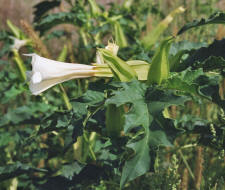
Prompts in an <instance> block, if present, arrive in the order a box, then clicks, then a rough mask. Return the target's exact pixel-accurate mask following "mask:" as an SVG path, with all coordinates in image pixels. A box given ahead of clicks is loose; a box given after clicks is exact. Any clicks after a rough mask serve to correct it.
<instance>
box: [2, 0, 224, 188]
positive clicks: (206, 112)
mask: <svg viewBox="0 0 225 190" xmlns="http://www.w3.org/2000/svg"><path fill="white" fill-rule="evenodd" d="M30 2H31V1H29V3H28V1H25V0H24V1H22V0H21V1H10V3H5V1H3V0H0V3H1V5H3V4H4V6H1V7H0V15H1V17H0V19H1V26H0V29H1V31H0V40H1V42H0V43H1V44H0V47H1V48H0V57H1V60H0V71H1V72H0V75H1V77H0V90H1V94H0V100H1V104H0V111H1V118H0V151H1V157H0V189H10V190H14V189H31V190H32V189H40V190H41V189H45V190H46V189H47V190H51V189H54V190H55V189H56V190H57V189H59V190H62V189H71V190H72V189H82V190H85V189H96V190H105V189H110V190H111V189H112V190H114V189H115V190H116V189H120V188H123V189H126V190H131V189H140V190H141V189H154V190H157V189H159V190H161V189H165V190H170V189H171V190H172V189H173V190H174V189H183V190H186V189H208V190H223V189H225V156H224V148H225V141H224V137H225V113H224V111H225V103H224V93H225V92H224V88H225V81H224V66H225V61H224V59H225V55H224V49H225V40H224V36H225V27H224V23H225V15H224V14H223V12H222V11H223V10H224V8H225V6H224V4H225V3H224V1H219V0H210V1H204V0H183V1H180V0H165V1H160V0H159V1H154V0H136V1H129V0H127V1H110V2H109V1H107V2H106V1H97V3H99V4H98V5H97V4H95V3H93V2H94V1H83V0H74V1H72V0H71V1H70V0H68V1H58V0H55V1H41V2H42V3H40V1H33V2H34V4H32V3H30ZM129 3H130V4H129ZM9 5H11V6H12V7H13V8H12V7H10V6H9ZM33 5H35V6H34V7H33ZM7 6H9V7H7ZM180 6H183V7H185V9H186V11H185V12H182V11H181V12H179V13H177V14H174V15H173V14H172V20H171V21H170V22H167V21H166V22H165V20H163V19H165V18H166V16H167V15H171V12H172V11H173V10H176V9H177V8H178V7H180ZM31 7H33V8H32V9H31ZM18 9H19V10H18ZM216 12H217V13H216ZM214 13H216V14H215V15H213V14H214ZM6 15H10V17H8V16H6ZM211 15H213V16H211ZM210 16H211V17H210ZM9 18H10V19H9ZM202 18H205V20H201V19H202ZM194 19H197V20H198V21H196V22H193V20H194ZM201 21H202V22H201ZM210 22H211V24H208V23H210ZM202 23H206V24H205V25H204V26H200V25H202ZM183 26H185V27H183ZM191 27H193V29H190V30H189V28H191ZM181 28H182V30H180V29H181ZM185 30H187V31H185ZM179 31H180V33H182V31H183V33H182V34H180V35H177V34H179ZM171 35H173V36H176V39H175V40H174V42H173V43H172V45H171V48H170V51H168V52H167V53H168V54H169V55H168V57H169V60H170V64H171V63H173V64H172V65H171V69H170V70H171V74H170V77H169V79H168V80H167V82H166V83H165V84H163V85H152V84H151V85H148V86H147V87H146V86H145V84H144V83H141V82H140V81H132V82H128V83H124V82H123V81H120V82H118V83H114V82H113V81H111V80H110V79H102V80H97V79H90V80H86V79H77V80H72V81H68V82H66V83H63V85H58V86H56V87H54V88H52V89H49V90H48V91H46V92H44V93H43V94H41V95H39V96H33V95H31V93H30V92H29V88H28V83H27V80H26V75H25V72H26V70H31V64H30V60H29V59H27V58H25V57H24V56H22V54H23V53H32V52H36V53H37V54H39V55H41V56H43V57H47V58H51V59H55V60H56V59H57V60H60V61H64V62H72V63H82V64H91V63H94V62H96V51H97V48H103V47H105V46H106V45H107V42H108V41H110V40H111V41H113V40H114V41H115V42H116V43H117V44H118V45H119V47H120V49H119V52H118V56H119V57H120V58H121V59H123V60H125V61H127V60H142V61H145V62H148V63H153V60H154V55H156V53H157V48H158V47H162V46H160V42H162V41H163V40H164V39H165V38H166V37H167V36H171ZM12 37H13V38H12ZM15 38H16V39H20V40H27V42H26V45H25V46H24V47H21V48H19V49H16V48H15V46H13V44H15ZM136 90H137V91H138V93H135V92H136ZM140 94H142V97H141V98H140V97H139V95H140ZM124 97H126V98H127V99H125V98H124ZM140 99H141V100H140ZM139 101H140V102H139ZM120 103H121V105H125V107H126V108H127V109H128V110H129V109H130V110H131V108H133V109H134V110H137V111H136V112H134V113H133V112H128V113H125V115H126V117H130V116H131V114H134V118H131V119H133V120H131V122H130V123H126V126H127V128H130V131H129V133H128V132H126V133H120V131H119V135H118V134H117V133H118V131H110V133H107V132H108V131H107V130H108V128H107V126H108V124H106V123H107V122H108V123H109V122H111V123H113V125H114V126H115V122H116V124H117V120H115V119H114V118H117V116H116V114H115V113H114V114H113V113H110V114H108V112H107V111H106V109H108V105H109V104H112V105H116V106H121V105H120ZM145 103H146V105H148V106H149V108H148V109H149V110H150V111H149V112H151V113H150V114H149V115H147V117H153V118H154V119H155V118H156V119H157V120H158V121H159V123H161V124H163V126H162V128H160V127H159V126H158V124H157V121H155V120H156V119H155V120H154V122H153V124H151V127H150V134H153V135H152V136H150V140H149V142H148V145H147V146H144V144H141V146H140V147H138V148H136V147H135V145H137V143H140V142H141V140H142V139H144V138H146V130H147V131H148V129H149V127H148V126H147V127H146V128H145V130H143V127H141V126H145V124H143V122H144V121H143V120H145V118H146V117H145V116H143V119H142V120H141V122H142V123H140V124H138V125H137V126H134V127H132V126H131V125H132V123H134V121H136V120H135V119H136V118H138V116H140V115H138V112H140V113H142V112H141V111H140V110H143V109H144V106H143V105H144V104H145ZM132 106H133V107H132ZM142 106H143V107H142ZM154 109H155V110H154ZM130 113H131V114H130ZM107 114H108V115H107ZM129 114H130V115H129ZM109 118H110V119H109ZM107 119H108V120H109V121H108V120H107ZM106 120H107V121H106ZM110 120H111V121H110ZM109 125H110V124H109ZM118 126H119V124H118ZM159 128H160V129H159ZM113 129H114V128H113ZM127 131H128V130H127ZM114 132H115V133H116V135H115V136H116V137H115V136H114V135H111V134H113V133H114ZM129 143H130V144H129ZM132 143H133V144H134V146H133V147H132ZM135 143H136V144H135ZM129 145H130V147H129ZM145 148H146V151H145V150H144V151H143V149H145ZM140 152H144V153H146V152H147V154H148V153H149V155H150V157H148V155H147V156H146V157H145V158H146V160H145V158H143V159H142V160H141V161H140V163H141V164H140V165H139V166H137V167H138V168H139V169H138V172H137V173H135V174H133V170H134V169H133V168H132V166H133V165H134V162H133V163H132V161H133V159H134V158H135V156H136V155H140V154H139V153H140ZM129 162H130V163H129ZM146 163H147V164H146ZM135 164H137V163H135ZM142 164H143V165H142ZM141 166H144V168H141ZM124 168H125V169H124ZM130 173H131V174H132V176H131V175H130ZM121 176H122V177H121Z"/></svg>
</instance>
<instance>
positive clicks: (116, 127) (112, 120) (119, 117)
mask: <svg viewBox="0 0 225 190" xmlns="http://www.w3.org/2000/svg"><path fill="white" fill-rule="evenodd" d="M124 113H125V112H124V107H123V105H122V106H119V107H116V105H114V104H109V105H108V106H107V108H106V121H105V122H106V132H107V135H108V136H109V137H119V136H120V134H121V131H123V126H124V122H125V118H124V115H125V114H124Z"/></svg>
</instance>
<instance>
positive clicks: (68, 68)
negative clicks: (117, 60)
mask: <svg viewBox="0 0 225 190" xmlns="http://www.w3.org/2000/svg"><path fill="white" fill-rule="evenodd" d="M25 55H26V56H31V57H32V61H31V64H32V71H28V72H27V78H28V79H29V80H30V81H29V82H30V85H29V87H30V90H31V92H32V94H34V95H38V94H40V93H41V92H43V91H45V90H47V89H48V88H50V87H52V86H54V85H56V84H59V83H62V82H65V81H68V80H71V79H76V78H88V77H93V76H95V73H98V70H95V68H96V66H91V65H83V64H73V63H64V62H59V61H54V60H51V59H47V58H44V57H41V56H39V55H37V54H34V53H33V54H25Z"/></svg>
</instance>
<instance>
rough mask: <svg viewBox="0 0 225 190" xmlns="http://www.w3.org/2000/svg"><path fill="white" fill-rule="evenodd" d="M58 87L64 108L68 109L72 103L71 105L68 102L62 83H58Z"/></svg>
mask: <svg viewBox="0 0 225 190" xmlns="http://www.w3.org/2000/svg"><path fill="white" fill-rule="evenodd" d="M59 88H60V90H61V95H62V98H63V100H64V103H65V105H66V108H67V109H68V110H71V109H72V105H71V103H70V100H69V97H68V95H67V93H66V91H65V89H64V87H63V85H62V84H59Z"/></svg>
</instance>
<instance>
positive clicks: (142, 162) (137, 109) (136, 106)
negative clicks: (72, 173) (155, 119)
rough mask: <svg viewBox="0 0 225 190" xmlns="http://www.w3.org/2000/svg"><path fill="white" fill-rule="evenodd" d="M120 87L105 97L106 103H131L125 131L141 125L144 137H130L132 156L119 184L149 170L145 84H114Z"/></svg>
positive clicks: (119, 104) (129, 144)
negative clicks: (137, 138) (107, 97)
mask: <svg viewBox="0 0 225 190" xmlns="http://www.w3.org/2000/svg"><path fill="white" fill-rule="evenodd" d="M116 86H117V87H120V88H121V89H120V90H118V91H114V92H113V96H112V97H111V98H109V99H107V101H106V104H115V105H116V106H121V105H124V104H132V105H131V108H130V109H129V111H128V112H127V113H126V114H125V127H124V131H125V133H127V132H129V131H131V130H132V129H133V128H135V127H139V126H141V127H142V129H143V130H144V137H142V138H141V139H139V140H136V139H131V140H130V141H129V142H128V144H127V147H128V148H131V149H132V150H133V151H134V156H133V157H132V158H130V159H129V160H127V161H126V163H125V165H124V168H123V171H122V177H121V181H120V186H121V187H123V186H124V185H125V183H127V182H128V181H130V180H133V179H135V178H136V177H138V176H141V175H143V174H144V173H146V172H147V171H148V170H149V167H150V165H149V164H150V155H149V147H148V141H149V124H150V122H151V118H149V113H148V108H147V105H146V103H145V101H144V95H145V91H146V85H144V84H142V83H140V82H138V81H132V82H129V83H120V84H117V85H116Z"/></svg>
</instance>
